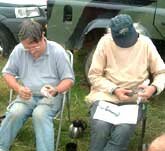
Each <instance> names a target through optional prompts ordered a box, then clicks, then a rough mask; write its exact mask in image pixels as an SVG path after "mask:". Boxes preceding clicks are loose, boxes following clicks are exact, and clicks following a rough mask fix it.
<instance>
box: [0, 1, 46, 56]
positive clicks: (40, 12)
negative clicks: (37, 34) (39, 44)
mask: <svg viewBox="0 0 165 151" xmlns="http://www.w3.org/2000/svg"><path fill="white" fill-rule="evenodd" d="M46 9H47V8H46V1H45V0H40V1H38V0H28V1H20V0H14V1H13V0H0V55H3V56H9V54H10V53H11V51H12V50H13V48H14V46H15V45H16V44H17V43H18V42H19V40H18V32H19V27H20V24H21V23H22V22H23V20H25V19H27V18H29V19H34V20H36V21H38V22H40V23H41V24H42V25H43V26H45V24H46V23H47V16H46Z"/></svg>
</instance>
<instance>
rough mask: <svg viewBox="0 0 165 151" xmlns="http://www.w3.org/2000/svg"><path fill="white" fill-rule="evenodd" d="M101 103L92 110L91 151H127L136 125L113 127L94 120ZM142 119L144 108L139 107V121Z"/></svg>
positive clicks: (96, 103)
mask: <svg viewBox="0 0 165 151" xmlns="http://www.w3.org/2000/svg"><path fill="white" fill-rule="evenodd" d="M98 102H99V101H96V102H94V103H93V105H92V106H91V108H90V127H91V139H90V146H89V150H90V151H127V150H128V145H129V142H130V138H131V137H132V135H133V134H134V131H135V128H136V124H120V125H113V124H111V123H107V122H104V121H101V120H96V119H93V115H94V113H95V111H96V108H97V105H98ZM141 117H142V107H141V105H140V107H139V113H138V121H139V120H140V119H141Z"/></svg>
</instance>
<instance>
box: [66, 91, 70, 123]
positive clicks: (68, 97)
mask: <svg viewBox="0 0 165 151" xmlns="http://www.w3.org/2000/svg"><path fill="white" fill-rule="evenodd" d="M66 106H67V110H68V120H69V122H70V93H69V92H68V93H66Z"/></svg>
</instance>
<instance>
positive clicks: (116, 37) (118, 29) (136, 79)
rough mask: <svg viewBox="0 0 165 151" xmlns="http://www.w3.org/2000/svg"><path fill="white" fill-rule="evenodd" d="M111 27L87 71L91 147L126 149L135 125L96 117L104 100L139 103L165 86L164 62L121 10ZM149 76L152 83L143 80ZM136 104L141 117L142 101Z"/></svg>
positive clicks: (94, 149) (109, 150) (106, 150)
mask: <svg viewBox="0 0 165 151" xmlns="http://www.w3.org/2000/svg"><path fill="white" fill-rule="evenodd" d="M110 28H111V33H108V34H106V35H104V36H103V37H102V38H101V39H100V41H99V42H98V45H97V47H96V50H95V53H94V55H93V60H92V64H91V67H90V70H89V74H88V76H89V80H90V83H91V91H90V94H89V95H88V96H87V101H88V102H89V103H91V104H92V105H91V109H90V114H91V141H90V149H89V150H90V151H127V149H128V144H129V141H130V138H131V136H132V135H133V133H134V130H135V127H136V124H130V123H129V124H128V123H127V122H126V123H122V124H112V123H110V122H106V121H103V120H102V119H94V115H95V112H96V109H97V107H98V106H99V103H100V102H101V101H104V102H111V103H113V104H115V105H116V104H117V105H121V104H125V103H134V104H136V102H137V98H141V101H145V100H147V99H149V98H150V97H151V96H153V95H158V94H160V93H161V92H162V91H163V89H164V87H165V64H164V62H163V60H162V59H161V57H160V55H159V53H158V51H157V49H156V47H155V46H154V44H153V43H152V41H151V40H150V39H149V38H148V37H146V36H144V35H141V34H139V33H137V31H136V30H135V28H134V26H133V21H132V19H131V17H130V16H129V15H125V14H121V15H118V16H116V17H114V18H112V19H111V20H110ZM150 76H152V81H150V83H149V85H146V84H143V83H144V81H145V80H146V79H148V78H149V77H150ZM139 90H143V91H140V92H139ZM108 104H110V103H108ZM137 106H138V110H137V112H138V116H137V121H138V120H139V119H140V117H141V115H142V108H141V103H139V104H138V105H137ZM110 110H112V109H111V108H110ZM130 116H132V113H130ZM125 119H126V118H125Z"/></svg>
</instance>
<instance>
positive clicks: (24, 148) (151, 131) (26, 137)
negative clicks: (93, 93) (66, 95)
mask: <svg viewBox="0 0 165 151" xmlns="http://www.w3.org/2000/svg"><path fill="white" fill-rule="evenodd" d="M83 58H84V56H83V54H79V55H78V53H75V54H74V70H75V75H76V83H75V85H74V87H73V88H72V92H71V121H73V120H75V119H81V120H84V121H86V122H87V124H88V127H87V129H86V130H85V131H84V135H83V136H82V137H81V138H79V139H71V138H70V137H69V135H68V128H69V125H70V124H71V122H69V121H68V119H67V114H66V113H65V115H64V121H63V127H62V135H61V141H60V148H59V151H65V145H66V144H67V143H69V142H75V143H77V145H78V151H87V150H88V145H89V130H90V127H89V120H88V119H89V113H88V106H87V104H86V103H85V101H84V98H85V96H86V95H87V94H88V92H89V87H88V84H87V82H86V80H85V78H84V73H83V68H84V65H83V62H84V59H83ZM5 62H6V59H4V58H2V57H1V58H0V69H2V67H3V66H4V64H5ZM8 99H9V89H8V87H7V86H6V84H5V82H4V80H3V78H2V75H1V76H0V114H3V113H4V112H5V110H6V106H7V104H8ZM147 117H148V119H147V126H146V134H145V139H144V142H145V143H150V142H151V140H152V139H154V138H155V137H156V136H158V135H160V134H161V133H163V132H164V131H165V93H162V94H161V95H160V96H158V97H156V98H154V99H152V100H151V102H150V104H149V105H148V112H147ZM55 123H56V122H55ZM140 131H141V126H140V124H139V125H138V127H137V130H136V132H135V135H134V137H133V138H132V140H131V143H130V146H129V148H130V149H129V151H137V144H138V141H139V137H140ZM11 151H35V138H34V132H33V128H32V122H31V120H30V119H29V120H28V121H27V122H26V123H25V125H24V126H23V128H22V129H21V131H20V132H19V134H18V136H17V138H16V140H15V142H14V144H13V145H12V147H11Z"/></svg>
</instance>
